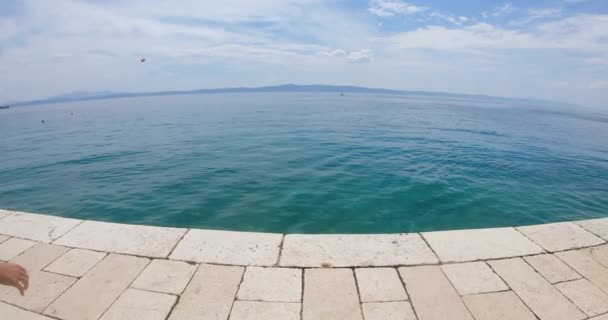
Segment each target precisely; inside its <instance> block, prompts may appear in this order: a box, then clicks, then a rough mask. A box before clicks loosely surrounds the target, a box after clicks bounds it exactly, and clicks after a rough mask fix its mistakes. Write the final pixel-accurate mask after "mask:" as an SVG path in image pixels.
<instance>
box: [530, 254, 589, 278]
mask: <svg viewBox="0 0 608 320" xmlns="http://www.w3.org/2000/svg"><path fill="white" fill-rule="evenodd" d="M524 259H525V260H526V262H528V264H529V265H531V266H532V268H534V269H535V270H536V271H537V272H538V273H540V274H541V275H542V276H543V277H545V279H547V281H549V282H551V283H558V282H563V281H570V280H576V279H580V278H581V275H580V274H578V273H577V272H576V271H574V269H572V268H570V267H569V266H568V265H567V264H565V263H564V262H563V261H562V260H560V259H559V258H558V257H556V256H554V255H552V254H539V255H536V256H529V257H524Z"/></svg>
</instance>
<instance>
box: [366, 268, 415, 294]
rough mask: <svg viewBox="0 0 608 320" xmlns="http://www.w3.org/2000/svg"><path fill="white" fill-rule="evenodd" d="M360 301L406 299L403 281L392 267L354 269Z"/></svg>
mask: <svg viewBox="0 0 608 320" xmlns="http://www.w3.org/2000/svg"><path fill="white" fill-rule="evenodd" d="M355 276H356V277H357V284H358V285H359V294H360V296H361V301H362V302H386V301H403V300H407V294H406V293H405V289H404V288H403V283H401V279H400V278H399V274H397V270H396V269H394V268H357V269H355Z"/></svg>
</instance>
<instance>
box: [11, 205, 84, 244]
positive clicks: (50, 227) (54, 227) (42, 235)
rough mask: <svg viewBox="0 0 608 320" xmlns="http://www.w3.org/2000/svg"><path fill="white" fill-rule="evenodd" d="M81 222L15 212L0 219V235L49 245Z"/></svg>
mask: <svg viewBox="0 0 608 320" xmlns="http://www.w3.org/2000/svg"><path fill="white" fill-rule="evenodd" d="M80 222H81V220H76V219H68V218H60V217H55V216H47V215H42V214H33V213H22V212H15V213H13V214H12V215H10V216H8V217H6V218H4V219H0V234H4V235H8V236H13V237H19V238H25V239H30V240H36V241H41V242H46V243H49V242H51V241H53V240H55V239H57V238H59V237H60V236H62V235H63V234H64V233H66V232H68V231H69V230H71V229H72V228H74V227H75V226H77V225H78V224H79V223H80Z"/></svg>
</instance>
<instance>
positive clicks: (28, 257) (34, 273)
mask: <svg viewBox="0 0 608 320" xmlns="http://www.w3.org/2000/svg"><path fill="white" fill-rule="evenodd" d="M67 250H68V249H67V248H64V247H60V246H55V245H50V244H45V243H39V244H37V245H35V246H34V247H32V248H30V249H28V250H27V251H25V252H24V253H23V254H21V255H20V256H18V257H16V258H15V259H13V260H12V262H14V263H17V264H19V265H21V266H23V267H24V268H26V269H27V270H28V273H29V276H30V286H29V289H28V290H27V292H26V294H25V296H23V297H22V296H21V295H20V294H19V291H18V290H17V289H14V288H12V287H0V300H2V301H5V302H8V303H11V304H13V305H17V306H19V307H22V308H25V309H28V310H31V311H36V312H42V310H44V308H46V307H47V306H48V305H49V304H50V303H51V302H53V300H55V299H56V298H57V297H58V296H59V295H61V294H62V293H63V292H64V291H65V290H66V289H67V288H69V287H70V286H71V285H72V284H73V283H74V282H75V281H76V279H75V278H72V277H67V276H62V275H58V274H53V273H48V272H42V271H40V270H41V269H42V268H44V267H45V266H46V265H48V264H49V263H51V262H52V261H54V260H55V259H57V258H59V257H60V256H61V255H62V254H64V253H65V252H66V251H67Z"/></svg>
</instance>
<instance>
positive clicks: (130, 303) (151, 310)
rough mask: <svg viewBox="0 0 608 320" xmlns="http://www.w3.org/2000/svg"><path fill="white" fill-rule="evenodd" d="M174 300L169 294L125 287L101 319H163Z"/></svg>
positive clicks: (175, 298) (174, 297) (169, 310)
mask: <svg viewBox="0 0 608 320" xmlns="http://www.w3.org/2000/svg"><path fill="white" fill-rule="evenodd" d="M175 300H177V297H176V296H174V295H170V294H164V293H157V292H149V291H142V290H137V289H127V290H125V292H123V294H121V295H120V297H119V298H118V300H116V302H114V303H113V304H112V306H111V307H110V308H109V309H108V310H107V311H106V312H105V313H104V315H103V316H102V317H101V320H165V319H166V318H167V316H168V315H169V312H171V308H172V307H173V305H174V304H175Z"/></svg>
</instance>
